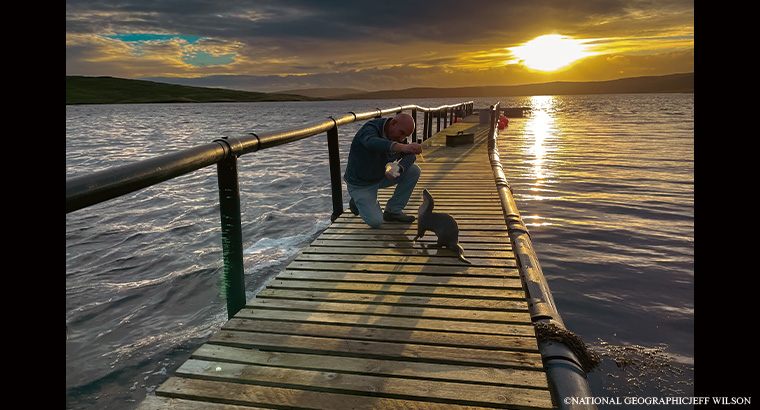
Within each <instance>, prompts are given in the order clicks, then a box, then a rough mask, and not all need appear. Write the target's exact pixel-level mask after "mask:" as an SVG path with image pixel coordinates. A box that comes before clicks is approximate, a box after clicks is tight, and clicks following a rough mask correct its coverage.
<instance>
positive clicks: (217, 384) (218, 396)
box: [157, 377, 551, 410]
mask: <svg viewBox="0 0 760 410" xmlns="http://www.w3.org/2000/svg"><path fill="white" fill-rule="evenodd" d="M157 393H160V394H162V395H164V396H167V397H178V398H191V399H194V400H199V399H205V400H208V401H210V402H215V403H225V404H238V405H246V406H257V405H265V406H277V407H274V408H288V409H307V408H308V409H321V410H341V409H355V410H376V409H410V410H423V409H440V410H486V409H488V408H489V407H481V406H475V405H471V404H467V403H462V402H454V403H441V402H429V401H424V400H421V401H410V400H407V399H403V398H388V397H377V396H372V395H371V394H369V393H368V394H365V395H354V394H339V393H332V392H320V391H312V390H308V389H293V388H282V387H271V386H265V385H250V384H241V383H233V382H227V381H213V380H201V379H191V378H179V377H172V378H170V379H169V380H167V381H166V382H165V383H164V384H163V385H162V386H161V387H159V388H158V389H157ZM542 393H543V391H541V390H537V393H536V395H535V396H532V397H530V398H528V399H527V400H528V401H527V402H526V403H523V404H521V405H518V406H516V407H514V408H524V409H531V408H551V406H550V405H547V404H546V398H545V395H543V396H544V397H542ZM546 394H548V393H546ZM505 400H506V397H505ZM270 408H271V407H270ZM490 408H491V409H493V407H490ZM503 408H508V407H503Z"/></svg>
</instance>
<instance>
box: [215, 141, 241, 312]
mask: <svg viewBox="0 0 760 410" xmlns="http://www.w3.org/2000/svg"><path fill="white" fill-rule="evenodd" d="M217 176H218V179H219V212H220V214H221V218H222V253H223V255H224V275H223V278H222V286H223V288H224V290H225V293H226V297H227V318H228V319H232V317H233V316H235V314H236V313H237V312H238V311H240V309H242V308H243V306H245V277H244V275H245V271H244V269H243V229H242V226H241V221H240V190H239V187H238V169H237V156H236V155H234V154H231V155H228V156H227V158H225V159H224V160H222V161H220V162H218V163H217Z"/></svg>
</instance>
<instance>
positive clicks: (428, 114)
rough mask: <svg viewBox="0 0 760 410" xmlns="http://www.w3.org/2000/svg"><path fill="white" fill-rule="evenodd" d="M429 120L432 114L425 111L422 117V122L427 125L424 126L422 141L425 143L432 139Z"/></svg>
mask: <svg viewBox="0 0 760 410" xmlns="http://www.w3.org/2000/svg"><path fill="white" fill-rule="evenodd" d="M429 118H430V112H428V111H425V112H424V115H423V116H422V121H423V122H424V123H425V124H424V125H423V126H422V140H423V141H425V140H426V139H428V137H430V135H428V131H429V129H428V119H429Z"/></svg>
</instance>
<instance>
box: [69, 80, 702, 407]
mask: <svg viewBox="0 0 760 410" xmlns="http://www.w3.org/2000/svg"><path fill="white" fill-rule="evenodd" d="M466 100H468V99H417V100H358V101H329V102H284V103H279V102H278V103H274V102H271V103H229V104H227V103H219V104H137V105H102V106H100V105H82V106H67V107H66V177H67V178H69V177H72V176H76V175H82V174H86V173H89V172H93V171H97V170H101V169H106V168H110V167H113V166H117V165H121V164H126V163H131V162H134V161H137V160H140V159H145V158H151V157H154V156H157V155H161V154H165V153H169V152H173V151H176V150H180V149H185V148H190V147H194V146H197V145H201V144H205V143H208V142H210V141H213V140H214V139H217V138H220V137H224V136H230V137H234V136H241V135H244V134H247V133H249V132H262V131H266V130H275V129H282V128H289V127H292V126H296V125H299V124H305V123H310V122H315V121H321V120H323V119H325V118H326V117H328V116H330V115H334V116H343V115H345V114H347V113H348V112H350V111H354V112H366V111H372V110H374V109H375V108H378V107H379V108H389V107H394V106H398V105H399V104H418V105H421V106H427V107H437V106H439V105H443V104H452V103H457V102H461V101H466ZM472 100H473V101H474V102H475V108H487V107H488V106H489V105H491V104H493V103H495V102H496V101H501V105H502V106H503V107H517V106H526V107H531V108H532V110H531V112H530V114H529V115H527V116H526V117H523V118H512V119H510V122H509V126H508V127H507V128H506V129H505V130H503V131H501V133H500V136H499V150H500V157H501V161H502V164H503V165H504V168H505V172H506V175H507V178H508V180H509V182H510V184H511V186H512V189H513V191H514V196H515V200H516V202H517V205H518V208H519V209H520V212H521V214H522V216H523V219H524V220H525V222H526V224H527V225H528V228H529V230H530V234H531V238H532V241H533V246H534V248H535V250H536V253H537V254H538V257H539V260H540V262H541V266H542V269H543V272H544V275H545V276H546V278H547V281H548V284H549V287H550V289H551V291H552V294H553V296H554V299H555V302H556V304H557V307H558V309H559V312H560V314H561V316H562V318H563V320H564V322H565V324H566V326H567V327H568V329H570V330H572V331H573V332H575V333H577V334H579V335H580V336H581V337H582V338H583V340H584V342H586V344H588V345H589V346H590V347H591V348H592V349H593V350H594V351H595V352H597V353H598V354H599V355H600V356H601V357H602V359H603V360H602V364H601V366H600V367H599V368H598V369H596V370H594V371H593V372H591V373H589V375H588V380H589V384H590V386H591V389H592V392H593V393H594V395H595V396H597V397H628V396H637V397H683V396H691V395H693V394H694V385H693V377H694V95H693V94H621V95H578V96H533V97H503V98H498V97H494V98H488V99H485V98H477V99H472ZM420 119H421V115H420ZM361 124H362V123H361V122H360V123H355V124H349V125H347V126H343V127H341V128H340V130H339V132H340V144H341V158H342V168H343V169H345V161H346V157H347V155H348V146H349V145H350V141H351V137H352V136H353V134H354V133H355V132H356V130H357V129H358V128H359V127H360V126H361ZM327 164H328V158H327V149H326V136H325V135H324V134H322V135H317V136H314V137H311V138H308V139H306V140H302V141H299V142H296V143H292V144H289V145H285V146H279V147H275V148H272V149H269V150H265V151H261V152H257V153H253V154H249V155H245V156H243V157H241V158H240V159H239V163H238V166H239V171H240V191H241V211H242V218H243V240H244V248H245V259H244V262H245V270H246V288H247V296H248V298H250V297H253V296H254V295H255V294H256V292H257V291H258V290H259V289H261V288H262V287H263V286H265V285H266V283H267V282H268V281H269V280H270V279H271V278H272V277H273V276H274V275H276V274H277V273H278V272H279V271H280V270H281V269H283V268H284V267H285V266H287V264H288V263H289V262H290V261H291V260H292V259H293V258H295V256H296V255H297V254H298V252H299V251H300V250H301V249H303V248H304V247H305V246H307V245H308V243H309V242H310V241H311V240H312V239H314V238H315V237H316V236H317V235H318V234H319V232H321V231H322V230H323V229H324V228H326V227H327V226H328V224H329V220H330V213H331V210H332V208H331V207H332V203H331V199H330V184H329V171H328V167H327ZM344 198H345V199H346V200H347V199H348V194H347V192H346V190H345V186H344ZM346 205H347V204H346ZM219 225H220V222H219V209H218V191H217V182H216V168H215V167H209V168H207V169H204V170H201V171H197V172H194V173H192V174H188V175H184V176H182V177H179V178H176V179H174V180H171V181H167V182H164V183H162V184H159V185H156V186H154V187H150V188H147V189H144V190H142V191H139V192H136V193H133V194H129V195H126V196H124V197H122V198H118V199H115V200H112V201H109V202H106V203H103V204H99V205H95V206H92V207H89V208H85V209H82V210H79V211H76V212H73V213H69V214H67V215H66V323H67V327H68V332H69V333H68V340H67V341H66V408H67V409H120V410H121V409H123V410H126V409H133V408H135V407H137V405H138V404H139V403H140V402H141V401H142V400H143V398H144V397H145V395H146V394H149V393H150V392H152V391H153V390H154V389H155V388H156V387H157V386H158V385H160V384H161V383H162V382H163V381H164V380H166V378H167V377H169V375H170V374H171V373H172V372H173V371H174V370H175V369H176V368H177V367H179V366H180V365H181V364H182V362H183V361H184V360H186V358H187V357H188V356H189V355H190V353H192V352H193V351H194V350H195V349H196V348H197V347H198V346H199V345H200V344H202V343H203V342H204V341H205V340H206V339H207V338H208V337H209V336H210V335H211V334H212V333H213V332H214V331H215V330H217V329H219V328H220V327H221V326H222V324H223V323H224V322H225V321H226V320H227V313H226V304H225V300H224V296H223V294H222V293H221V272H222V256H221V237H220V233H219V229H220V228H219ZM599 407H600V408H613V407H615V406H612V407H605V406H603V405H601V406H599ZM617 407H619V406H617ZM658 408H666V407H658ZM674 408H676V407H674ZM677 408H680V409H683V408H684V407H683V406H677Z"/></svg>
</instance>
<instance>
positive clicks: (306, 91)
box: [280, 88, 366, 98]
mask: <svg viewBox="0 0 760 410" xmlns="http://www.w3.org/2000/svg"><path fill="white" fill-rule="evenodd" d="M280 92H281V93H284V94H297V95H305V96H307V97H314V98H333V97H335V96H345V95H349V94H363V93H366V91H364V90H358V89H356V88H301V89H298V90H282V91H280Z"/></svg>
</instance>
